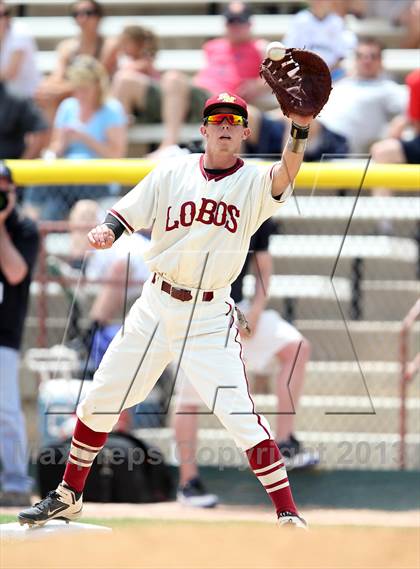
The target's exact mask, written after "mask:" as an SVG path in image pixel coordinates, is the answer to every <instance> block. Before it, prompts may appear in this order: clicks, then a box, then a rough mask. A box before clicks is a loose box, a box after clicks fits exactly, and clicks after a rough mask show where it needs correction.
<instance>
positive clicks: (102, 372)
mask: <svg viewBox="0 0 420 569" xmlns="http://www.w3.org/2000/svg"><path fill="white" fill-rule="evenodd" d="M290 118H291V119H292V125H291V132H290V138H289V142H288V144H287V147H286V148H285V150H284V152H283V156H282V159H281V160H280V161H279V162H276V163H274V164H272V165H266V166H261V165H256V164H245V163H244V161H243V160H242V159H241V158H239V157H238V153H239V151H240V147H241V143H242V142H243V141H244V140H246V139H247V138H248V136H249V134H250V129H249V128H248V126H247V119H248V109H247V105H246V102H245V101H244V100H243V99H242V98H240V97H239V96H237V95H235V94H232V93H227V92H224V93H220V94H219V95H216V96H214V97H211V98H210V99H208V100H207V102H206V103H205V105H204V109H203V124H202V126H201V134H202V136H203V138H204V140H205V145H206V149H205V152H204V154H192V155H190V156H187V157H185V158H184V157H183V158H182V159H179V158H177V159H173V160H166V161H162V162H160V163H159V165H158V166H157V167H156V168H155V169H154V170H153V171H152V172H151V173H150V174H149V175H148V176H146V178H144V180H142V181H141V182H140V183H139V184H138V185H137V186H136V187H135V188H134V189H133V190H132V191H131V192H129V193H128V194H126V195H125V196H124V197H123V198H122V199H121V200H119V201H118V202H117V203H116V204H115V206H114V207H113V208H112V209H111V210H109V213H108V215H107V217H106V219H105V220H104V223H102V224H101V225H98V226H97V227H95V228H94V229H92V231H90V233H89V234H88V238H89V242H90V244H91V246H92V247H94V248H95V249H107V248H109V247H111V246H112V245H113V243H114V241H115V240H116V239H118V238H119V237H120V236H121V235H122V234H123V233H124V231H127V232H128V233H130V234H131V233H133V232H134V231H137V230H139V229H141V228H147V227H152V239H151V245H150V248H149V249H148V250H147V251H146V253H145V254H144V258H145V260H146V262H147V264H148V266H149V268H150V270H151V277H150V278H149V279H148V281H147V282H146V283H145V285H144V287H143V292H142V294H141V297H140V298H139V299H138V300H137V302H136V303H135V304H134V306H133V308H132V309H131V311H130V313H129V315H128V317H127V320H126V322H125V325H124V327H123V329H121V330H120V332H118V333H117V335H116V336H115V338H114V339H113V341H112V342H111V344H110V346H109V347H108V350H107V351H106V353H105V355H104V357H103V359H102V361H101V364H100V366H99V368H98V370H97V371H96V373H95V375H94V379H93V382H92V385H91V388H90V390H89V393H88V394H87V396H86V397H85V399H84V400H83V401H82V402H81V403H80V404H79V406H78V408H77V417H78V420H77V424H76V427H75V431H74V435H73V439H72V444H71V449H70V455H69V459H68V463H67V466H66V470H65V473H64V477H63V481H62V483H60V484H59V486H58V487H57V489H56V490H55V491H53V492H50V493H49V494H48V496H47V497H46V498H45V499H44V500H42V501H41V502H39V503H38V504H36V505H35V506H34V507H32V508H29V509H27V510H24V511H22V512H21V513H20V514H19V521H20V523H21V524H30V525H31V524H32V525H43V524H44V523H46V522H47V521H49V520H50V519H53V518H56V517H60V518H63V519H66V520H74V519H77V518H78V517H79V516H80V515H81V511H82V492H83V488H84V485H85V482H86V478H87V476H88V474H89V471H90V468H91V465H92V463H93V461H94V459H95V457H96V455H97V454H98V452H99V451H100V450H101V448H102V447H103V446H104V444H105V441H106V439H107V436H108V433H109V432H110V431H111V430H112V428H113V426H114V425H115V423H116V422H117V420H118V417H119V415H120V413H121V411H122V409H124V408H128V407H132V406H133V405H135V404H137V403H139V402H141V401H143V400H144V399H145V398H146V397H147V395H148V393H149V392H150V391H151V389H152V388H153V386H154V384H155V383H156V381H157V379H158V378H159V377H160V375H161V374H162V372H163V370H164V369H165V367H166V366H167V365H168V364H169V363H170V362H175V364H176V365H177V366H179V367H181V368H182V370H183V372H184V373H185V375H186V376H187V377H188V378H189V379H190V381H191V382H193V385H194V387H195V389H196V390H197V392H198V393H199V395H200V397H201V398H202V399H203V401H204V402H205V404H206V405H207V406H208V407H209V408H210V409H212V410H213V412H214V413H215V414H216V415H217V417H218V418H219V420H220V421H221V423H222V424H223V425H224V426H225V427H226V429H227V430H228V431H229V433H230V434H231V436H232V437H233V439H234V440H235V443H236V444H237V446H238V447H239V448H240V449H242V450H243V451H244V452H245V453H246V456H247V459H248V461H249V465H250V467H251V469H252V470H253V471H254V473H255V475H256V476H257V477H258V479H259V481H260V482H261V484H262V485H263V486H264V488H265V490H266V492H267V494H268V496H269V497H270V499H271V501H272V503H273V505H274V508H275V511H276V514H277V516H278V520H279V524H280V525H284V524H287V525H292V526H295V527H300V528H304V527H305V526H306V523H305V521H304V520H303V519H302V518H301V517H300V516H299V514H298V510H297V507H296V505H295V503H294V500H293V497H292V493H291V489H290V485H289V480H288V477H287V472H286V468H285V466H284V461H283V458H282V455H281V453H280V451H279V448H278V446H277V444H276V442H275V440H274V438H273V436H272V434H271V432H270V426H269V424H268V422H267V420H266V419H265V418H264V417H262V416H260V415H259V414H258V413H256V411H255V406H254V403H253V400H252V398H251V396H250V393H249V389H248V382H247V378H246V374H245V368H244V364H243V361H242V347H241V343H240V334H239V329H238V328H237V327H236V326H235V325H234V320H235V318H234V301H233V300H232V298H231V295H230V291H231V283H232V282H233V281H234V280H235V279H236V278H237V276H238V275H239V273H240V272H241V269H242V266H243V264H244V261H245V259H246V256H247V253H248V249H249V244H250V239H251V236H252V234H253V233H255V232H256V231H257V229H258V228H259V227H260V226H261V225H262V223H263V222H264V221H265V220H266V219H268V218H269V217H271V216H272V215H273V214H274V213H275V212H276V211H277V210H278V208H279V207H281V206H282V205H283V204H284V202H285V201H286V199H287V198H288V197H289V196H290V194H291V193H292V191H293V180H294V178H295V177H296V175H297V173H298V171H299V168H300V165H301V163H302V159H303V153H304V149H305V143H306V139H307V137H308V131H309V125H310V124H311V122H312V120H313V119H312V117H307V116H299V115H297V114H291V117H290ZM244 326H245V324H244Z"/></svg>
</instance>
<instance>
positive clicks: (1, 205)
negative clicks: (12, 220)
mask: <svg viewBox="0 0 420 569" xmlns="http://www.w3.org/2000/svg"><path fill="white" fill-rule="evenodd" d="M8 203H9V192H5V191H4V190H2V189H0V211H3V210H4V209H6V207H7V204H8Z"/></svg>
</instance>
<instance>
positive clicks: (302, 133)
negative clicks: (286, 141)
mask: <svg viewBox="0 0 420 569" xmlns="http://www.w3.org/2000/svg"><path fill="white" fill-rule="evenodd" d="M290 136H291V137H292V138H295V139H297V140H304V139H305V138H308V136H309V125H308V126H301V125H299V124H296V123H295V122H293V121H292V128H291V130H290Z"/></svg>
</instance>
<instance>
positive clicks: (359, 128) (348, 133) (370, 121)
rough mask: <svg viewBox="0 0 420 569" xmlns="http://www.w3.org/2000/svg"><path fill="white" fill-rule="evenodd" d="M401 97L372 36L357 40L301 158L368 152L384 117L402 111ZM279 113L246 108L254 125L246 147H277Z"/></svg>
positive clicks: (280, 128)
mask: <svg viewBox="0 0 420 569" xmlns="http://www.w3.org/2000/svg"><path fill="white" fill-rule="evenodd" d="M406 101H407V91H406V89H405V87H404V86H403V85H398V84H397V83H395V81H392V80H390V79H387V78H386V77H384V76H383V69H382V47H381V45H380V43H379V42H378V41H377V40H374V39H361V40H359V43H358V45H357V49H356V59H355V71H354V73H353V74H352V75H349V76H348V77H345V78H344V79H341V81H339V82H338V83H337V84H336V85H335V87H334V88H333V90H332V91H331V96H330V99H329V101H328V103H327V104H326V105H325V107H324V108H323V110H322V113H321V114H320V115H319V117H318V119H317V120H316V121H315V122H314V123H313V124H312V126H311V133H310V137H309V143H308V146H307V149H306V152H305V159H306V160H319V159H320V158H321V156H322V155H323V154H345V153H347V152H351V153H355V154H363V153H367V152H369V148H370V146H371V144H372V143H373V142H375V141H376V140H378V139H379V138H381V136H383V133H384V131H385V129H386V127H387V125H388V123H389V121H390V120H391V119H393V118H394V117H395V116H396V115H398V114H399V113H401V112H403V110H404V109H405V106H406ZM279 113H280V111H278V112H277V113H276V114H277V118H275V119H274V118H273V117H272V116H267V115H261V113H258V112H256V111H255V110H254V111H253V112H252V113H250V123H249V124H250V128H251V131H252V130H255V133H254V139H252V142H253V143H254V146H252V147H250V149H249V151H250V152H256V153H263V152H265V153H268V151H267V148H269V152H271V153H273V152H278V149H279V148H280V147H281V144H282V136H283V132H284V124H285V122H284V117H283V116H282V115H281V116H280V114H279ZM279 117H280V118H279ZM279 121H280V123H281V124H280V125H279ZM257 132H260V135H259V138H258V139H257V138H255V137H256V136H257V135H256V133H257ZM267 141H268V142H267Z"/></svg>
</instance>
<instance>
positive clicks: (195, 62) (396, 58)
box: [37, 49, 420, 77]
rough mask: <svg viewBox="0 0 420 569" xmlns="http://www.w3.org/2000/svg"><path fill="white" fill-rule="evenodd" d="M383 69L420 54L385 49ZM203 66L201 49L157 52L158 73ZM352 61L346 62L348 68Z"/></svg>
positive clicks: (417, 60) (397, 71)
mask: <svg viewBox="0 0 420 569" xmlns="http://www.w3.org/2000/svg"><path fill="white" fill-rule="evenodd" d="M383 56H384V68H385V71H386V72H387V73H390V74H391V75H395V76H398V77H400V76H403V75H405V74H407V73H409V72H410V71H413V70H414V69H416V68H417V67H419V64H420V53H419V51H418V50H417V49H404V50H403V49H385V50H384V54H383ZM56 61H57V53H56V52H55V51H39V52H38V54H37V62H38V67H39V69H40V71H41V72H42V73H44V74H45V73H50V72H51V71H52V70H53V68H54V66H55V63H56ZM203 64H204V53H203V52H202V50H201V49H162V50H160V51H159V53H158V56H157V60H156V67H157V68H158V69H159V71H167V70H171V69H176V70H178V71H183V72H184V73H191V74H193V73H196V72H197V71H198V70H199V69H201V67H202V66H203ZM351 64H352V59H351V58H349V59H348V60H346V62H345V65H346V66H347V67H350V66H351Z"/></svg>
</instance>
